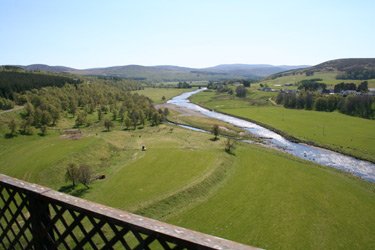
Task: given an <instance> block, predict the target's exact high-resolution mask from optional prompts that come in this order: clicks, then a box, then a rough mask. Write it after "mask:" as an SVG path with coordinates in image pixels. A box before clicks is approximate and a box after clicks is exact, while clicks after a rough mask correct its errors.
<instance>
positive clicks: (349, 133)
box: [190, 92, 375, 163]
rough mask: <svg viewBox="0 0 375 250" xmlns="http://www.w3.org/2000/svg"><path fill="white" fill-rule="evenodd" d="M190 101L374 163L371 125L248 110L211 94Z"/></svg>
mask: <svg viewBox="0 0 375 250" xmlns="http://www.w3.org/2000/svg"><path fill="white" fill-rule="evenodd" d="M190 99H191V102H193V103H194V104H196V105H199V106H200V107H203V108H206V109H209V110H215V111H216V112H219V113H222V114H226V115H230V116H233V117H236V118H239V119H244V120H246V121H249V122H252V123H255V124H258V125H259V126H262V127H265V128H267V129H269V130H271V131H273V132H275V133H278V134H280V135H282V136H283V137H285V138H287V139H288V140H290V141H293V142H298V143H305V144H308V145H312V146H315V147H320V148H325V149H328V150H331V151H334V152H337V153H340V154H344V155H348V156H350V157H353V158H355V159H358V160H364V161H368V162H371V163H375V152H374V151H375V145H374V144H375V130H374V129H371V128H372V125H374V126H375V122H374V121H370V120H365V119H361V118H356V117H349V116H345V115H342V114H338V113H329V112H316V111H304V110H289V109H284V108H281V107H263V106H260V107H251V106H249V105H248V104H247V103H246V102H244V101H243V100H241V99H239V98H235V99H234V98H233V97H231V99H229V97H227V98H226V97H223V95H217V94H215V93H212V92H205V93H199V94H198V95H194V96H192V98H190ZM372 123H373V124H372ZM275 125H277V127H275ZM311 138H314V140H311ZM372 145H374V147H372Z"/></svg>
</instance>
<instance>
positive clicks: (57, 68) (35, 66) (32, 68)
mask: <svg viewBox="0 0 375 250" xmlns="http://www.w3.org/2000/svg"><path fill="white" fill-rule="evenodd" d="M19 67H21V68H23V69H25V70H29V71H47V72H56V73H61V72H68V71H72V70H75V69H73V68H69V67H64V66H49V65H46V64H31V65H27V66H19Z"/></svg>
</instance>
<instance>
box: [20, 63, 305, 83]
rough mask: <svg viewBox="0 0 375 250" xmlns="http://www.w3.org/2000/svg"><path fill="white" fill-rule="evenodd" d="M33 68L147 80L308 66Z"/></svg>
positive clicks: (245, 75) (249, 75)
mask: <svg viewBox="0 0 375 250" xmlns="http://www.w3.org/2000/svg"><path fill="white" fill-rule="evenodd" d="M19 67H22V68H23V69H25V70H30V71H48V72H57V73H62V72H68V73H72V74H79V75H95V76H115V77H122V78H131V79H138V80H148V81H199V80H225V79H260V78H263V77H266V76H269V75H271V74H274V73H277V72H282V71H285V70H290V69H297V68H303V67H306V66H273V65H268V64H222V65H217V66H215V67H208V68H188V67H179V66H173V65H159V66H142V65H126V66H113V67H105V68H91V69H83V70H79V69H74V68H69V67H64V66H49V65H45V64H32V65H28V66H19Z"/></svg>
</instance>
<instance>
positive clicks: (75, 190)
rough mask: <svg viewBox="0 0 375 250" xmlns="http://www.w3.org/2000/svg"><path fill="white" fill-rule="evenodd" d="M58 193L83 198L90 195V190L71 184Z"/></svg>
mask: <svg viewBox="0 0 375 250" xmlns="http://www.w3.org/2000/svg"><path fill="white" fill-rule="evenodd" d="M58 191H59V192H63V193H66V194H70V195H73V196H75V197H82V196H83V195H84V194H86V193H88V192H89V191H90V189H89V188H87V187H83V186H77V185H76V186H73V185H71V184H70V185H66V186H62V187H60V188H59V190H58Z"/></svg>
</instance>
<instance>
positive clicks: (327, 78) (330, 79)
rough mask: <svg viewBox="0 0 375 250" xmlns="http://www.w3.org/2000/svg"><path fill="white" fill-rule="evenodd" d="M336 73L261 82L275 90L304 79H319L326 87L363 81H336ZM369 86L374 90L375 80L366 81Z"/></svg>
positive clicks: (279, 78)
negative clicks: (280, 86)
mask: <svg viewBox="0 0 375 250" xmlns="http://www.w3.org/2000/svg"><path fill="white" fill-rule="evenodd" d="M337 73H338V72H315V73H314V75H312V76H306V75H305V74H296V75H289V76H282V77H278V78H275V79H266V80H263V81H261V82H260V83H262V84H268V86H270V87H271V88H275V87H276V88H277V86H275V85H283V84H286V83H293V84H294V83H297V82H299V81H301V80H305V79H313V78H321V79H322V82H324V83H326V84H328V85H335V84H338V83H340V82H353V83H355V84H359V83H361V82H363V80H340V79H336V75H337ZM367 82H368V84H369V88H375V79H370V80H367Z"/></svg>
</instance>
